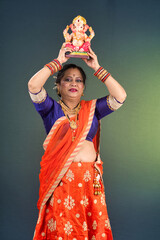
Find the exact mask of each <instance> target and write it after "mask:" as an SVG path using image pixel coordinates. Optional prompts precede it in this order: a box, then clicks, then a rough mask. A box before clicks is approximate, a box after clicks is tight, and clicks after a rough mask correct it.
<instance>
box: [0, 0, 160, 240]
mask: <svg viewBox="0 0 160 240" xmlns="http://www.w3.org/2000/svg"><path fill="white" fill-rule="evenodd" d="M79 14H80V15H82V16H84V17H85V18H86V19H87V23H88V24H89V25H91V26H92V27H93V29H94V30H95V33H96V36H95V37H94V38H93V40H92V48H93V49H94V51H95V52H96V53H97V55H98V59H99V62H100V64H101V65H102V66H104V67H105V68H106V69H108V71H109V72H111V74H112V75H113V77H115V78H116V79H117V80H118V81H119V82H120V83H121V84H122V86H124V88H125V89H126V91H127V95H128V97H127V100H126V103H125V104H124V106H123V107H122V108H121V109H119V110H118V111H116V112H115V113H113V114H111V115H109V116H108V117H106V118H105V119H103V120H102V136H101V157H102V160H103V162H104V181H105V188H106V199H107V204H108V212H109V216H110V220H111V225H112V230H113V235H114V239H115V240H143V239H145V240H150V239H159V238H160V230H159V229H160V228H159V222H160V221H159V215H160V204H159V201H160V180H159V176H160V170H159V169H160V161H159V160H160V147H159V144H160V141H159V132H160V121H159V118H160V111H159V110H160V107H159V103H160V100H159V85H160V84H159V76H160V67H159V66H160V59H159V56H160V47H159V43H160V1H158V0H152V1H151V0H135V1H129V0H106V1H105V0H102V1H101V0H100V1H83V0H81V1H80V2H78V1H70V0H68V1H66V0H61V1H54V0H47V1H36V0H35V1H22V0H21V1H18V0H14V1H11V0H1V1H0V26H1V37H0V48H1V55H0V56H1V58H0V66H1V71H0V76H1V78H0V83H1V94H0V96H1V98H2V99H1V109H2V111H1V133H2V136H1V156H0V166H1V167H0V183H1V198H0V201H1V202H0V207H1V223H0V231H1V237H0V238H1V239H5V240H11V239H12V240H20V239H21V240H29V239H32V236H33V232H34V227H35V224H36V221H37V216H38V212H37V208H36V203H37V200H38V188H39V180H38V174H39V168H40V167H39V163H40V159H41V156H42V154H43V149H42V143H43V141H44V139H45V131H44V128H43V124H42V121H41V119H40V117H39V116H38V114H37V113H36V111H35V109H34V107H33V105H32V103H31V101H30V98H29V95H28V92H27V82H28V80H29V79H30V78H31V77H32V75H33V74H35V73H36V72H37V71H38V70H39V69H40V68H42V67H43V66H44V65H45V64H46V63H47V62H49V61H50V60H52V59H53V58H56V57H57V55H58V51H59V48H60V47H61V45H62V43H63V41H64V38H63V34H62V32H63V30H64V28H65V27H66V25H67V24H70V23H71V21H72V19H73V18H74V17H76V16H77V15H79ZM69 62H73V60H69ZM74 62H75V63H77V64H79V65H81V66H82V67H83V68H84V70H85V71H86V73H87V76H88V79H87V89H86V91H85V96H84V99H92V98H98V97H101V96H105V95H106V94H108V92H107V90H106V89H105V88H104V86H103V84H102V83H100V81H98V80H97V79H96V78H95V77H94V76H93V71H92V70H91V69H89V68H88V67H87V66H86V65H85V63H84V62H83V61H81V60H79V59H78V60H74ZM53 86H54V79H53V78H50V79H49V80H48V82H47V84H46V86H45V87H46V89H47V91H48V92H49V94H50V95H51V96H52V97H54V98H56V99H57V97H56V94H55V92H54V90H53V89H52V88H53ZM106 92H107V93H106Z"/></svg>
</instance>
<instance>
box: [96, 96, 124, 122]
mask: <svg viewBox="0 0 160 240" xmlns="http://www.w3.org/2000/svg"><path fill="white" fill-rule="evenodd" d="M122 104H123V103H120V102H118V101H117V100H116V99H115V98H114V97H113V96H111V95H108V96H105V97H102V98H99V99H97V102H96V109H95V114H96V116H97V118H98V120H100V119H102V118H103V117H105V116H107V115H108V114H110V113H112V112H114V111H115V110H117V109H118V108H120V107H121V106H122Z"/></svg>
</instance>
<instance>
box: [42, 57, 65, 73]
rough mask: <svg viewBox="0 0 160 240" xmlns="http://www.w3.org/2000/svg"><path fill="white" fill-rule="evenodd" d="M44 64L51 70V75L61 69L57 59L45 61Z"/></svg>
mask: <svg viewBox="0 0 160 240" xmlns="http://www.w3.org/2000/svg"><path fill="white" fill-rule="evenodd" d="M45 66H46V67H48V68H49V69H50V70H51V75H53V74H54V73H56V72H57V71H59V70H61V69H62V65H61V64H60V62H59V61H58V60H57V59H53V61H51V62H49V63H47V64H46V65H45Z"/></svg>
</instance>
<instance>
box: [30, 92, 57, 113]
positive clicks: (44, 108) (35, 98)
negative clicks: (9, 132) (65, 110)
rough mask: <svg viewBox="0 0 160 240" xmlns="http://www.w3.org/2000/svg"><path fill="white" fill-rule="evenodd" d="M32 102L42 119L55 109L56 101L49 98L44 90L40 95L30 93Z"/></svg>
mask: <svg viewBox="0 0 160 240" xmlns="http://www.w3.org/2000/svg"><path fill="white" fill-rule="evenodd" d="M29 95H30V97H31V100H32V102H33V104H34V106H35V108H36V110H37V112H38V113H39V114H40V115H41V117H42V118H44V117H45V116H47V115H48V113H49V112H50V111H51V109H52V108H54V104H55V100H53V99H52V98H51V97H49V95H48V93H47V92H46V90H45V89H44V88H42V89H41V91H40V92H38V93H31V92H29Z"/></svg>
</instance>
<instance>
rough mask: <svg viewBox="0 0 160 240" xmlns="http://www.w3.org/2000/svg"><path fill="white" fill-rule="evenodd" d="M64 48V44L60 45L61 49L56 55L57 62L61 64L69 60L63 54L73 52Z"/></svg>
mask: <svg viewBox="0 0 160 240" xmlns="http://www.w3.org/2000/svg"><path fill="white" fill-rule="evenodd" d="M65 46H66V42H65V43H63V44H62V47H61V49H60V51H59V54H58V57H57V60H58V61H59V62H60V63H61V64H63V63H65V62H67V60H68V59H69V58H68V57H66V56H65V53H66V52H72V51H73V50H72V49H71V48H69V47H65Z"/></svg>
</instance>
